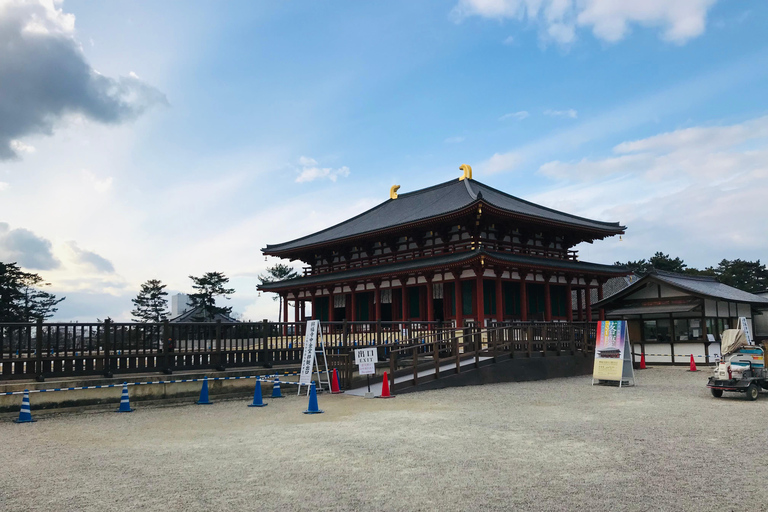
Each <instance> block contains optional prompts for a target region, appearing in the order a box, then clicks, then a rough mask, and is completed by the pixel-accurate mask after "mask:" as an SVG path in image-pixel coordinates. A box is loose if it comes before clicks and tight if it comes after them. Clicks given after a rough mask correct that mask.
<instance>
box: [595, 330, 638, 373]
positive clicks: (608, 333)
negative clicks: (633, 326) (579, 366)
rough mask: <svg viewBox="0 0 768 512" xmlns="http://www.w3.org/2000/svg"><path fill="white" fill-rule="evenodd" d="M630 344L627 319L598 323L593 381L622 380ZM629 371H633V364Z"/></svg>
mask: <svg viewBox="0 0 768 512" xmlns="http://www.w3.org/2000/svg"><path fill="white" fill-rule="evenodd" d="M628 345H629V338H628V336H627V322H626V321H624V320H605V321H601V322H598V323H597V340H596V344H595V366H594V368H593V370H592V379H593V381H594V380H614V381H619V382H621V380H622V378H623V377H625V375H624V374H625V373H626V372H625V371H624V368H625V366H626V365H625V364H624V360H625V359H627V357H628V356H629V347H628ZM625 356H627V357H625ZM629 371H630V372H632V366H631V365H630V366H629ZM627 377H628V375H627Z"/></svg>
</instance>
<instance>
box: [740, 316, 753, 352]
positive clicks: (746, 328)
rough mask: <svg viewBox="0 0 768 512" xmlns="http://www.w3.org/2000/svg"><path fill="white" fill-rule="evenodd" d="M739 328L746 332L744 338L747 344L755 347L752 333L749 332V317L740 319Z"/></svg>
mask: <svg viewBox="0 0 768 512" xmlns="http://www.w3.org/2000/svg"><path fill="white" fill-rule="evenodd" d="M739 327H741V330H742V331H744V336H746V338H747V343H749V344H750V345H754V344H755V342H754V340H752V331H750V330H749V323H748V322H747V317H745V316H740V317H739Z"/></svg>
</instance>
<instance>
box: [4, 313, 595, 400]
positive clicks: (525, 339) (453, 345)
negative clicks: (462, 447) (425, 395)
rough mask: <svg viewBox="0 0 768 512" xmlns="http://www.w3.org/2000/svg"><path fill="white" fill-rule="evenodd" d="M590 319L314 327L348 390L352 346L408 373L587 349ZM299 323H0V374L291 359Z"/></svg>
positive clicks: (266, 363) (39, 375)
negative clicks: (451, 362) (454, 362)
mask: <svg viewBox="0 0 768 512" xmlns="http://www.w3.org/2000/svg"><path fill="white" fill-rule="evenodd" d="M595 326H596V324H595V323H591V324H587V323H578V322H577V323H561V322H555V323H542V322H525V323H523V322H514V323H494V324H492V325H491V326H490V327H488V328H487V329H483V330H479V329H477V328H476V327H472V326H470V327H465V328H463V329H455V328H453V327H452V326H449V325H447V324H441V323H440V322H346V321H345V322H324V323H322V324H321V329H322V333H323V342H324V344H325V347H326V354H327V356H328V363H329V366H330V367H335V368H337V369H338V370H339V372H340V380H341V385H342V386H343V387H348V386H349V385H351V382H352V376H353V373H354V368H353V362H354V354H353V351H354V349H355V348H357V347H363V346H375V347H377V349H378V353H379V360H380V361H387V360H389V361H390V365H391V366H392V365H394V366H392V369H393V372H392V373H393V377H392V378H394V374H395V373H397V374H398V375H400V374H402V370H403V368H401V367H400V366H402V365H403V364H405V365H408V367H409V368H411V367H412V368H413V369H414V371H415V369H416V368H419V367H421V366H423V364H424V363H425V361H427V360H428V359H429V360H431V361H433V362H434V361H437V362H438V363H439V362H441V361H443V360H445V359H446V358H454V359H455V358H456V357H459V358H460V359H462V360H463V359H466V358H467V357H470V355H472V356H473V357H487V355H486V354H488V353H489V352H488V351H489V350H490V351H492V352H494V353H495V352H496V351H500V350H506V351H509V352H510V353H524V354H527V355H528V356H532V355H533V354H534V353H536V354H541V353H543V354H544V355H547V354H548V353H555V354H560V353H561V352H562V351H563V350H566V349H567V350H568V351H577V350H578V351H585V350H588V349H589V347H590V346H591V347H594V340H595V328H596V327H595ZM305 328H306V324H305V323H294V322H281V323H275V322H254V323H234V324H225V323H220V322H216V323H169V322H165V323H116V322H111V321H105V322H103V323H84V324H82V323H43V322H38V323H36V324H34V323H16V324H0V342H1V345H0V380H10V379H31V378H34V379H38V380H44V379H46V378H54V377H71V376H86V375H105V376H112V375H113V374H127V373H138V372H164V373H172V372H174V371H181V370H204V369H216V370H223V369H226V368H237V367H254V366H263V367H267V368H269V367H272V366H273V365H297V364H299V363H300V362H301V356H302V352H303V348H304V330H305ZM406 352H407V354H406ZM393 354H394V356H393ZM435 354H437V356H435ZM398 361H399V362H398ZM435 364H437V363H435ZM441 364H442V363H441ZM398 365H400V366H398ZM438 377H439V375H438Z"/></svg>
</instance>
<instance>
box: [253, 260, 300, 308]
mask: <svg viewBox="0 0 768 512" xmlns="http://www.w3.org/2000/svg"><path fill="white" fill-rule="evenodd" d="M298 276H299V273H298V272H296V271H295V270H294V269H293V268H292V267H289V266H288V265H284V264H282V263H278V264H276V265H275V266H274V267H269V268H267V273H266V274H260V275H259V281H260V282H261V284H268V283H275V282H277V281H286V280H288V279H294V278H296V277H298ZM278 299H280V310H279V311H278V313H277V321H278V322H282V321H283V296H282V295H280V294H279V293H278V294H275V297H272V300H278ZM285 321H288V319H287V318H286V319H285Z"/></svg>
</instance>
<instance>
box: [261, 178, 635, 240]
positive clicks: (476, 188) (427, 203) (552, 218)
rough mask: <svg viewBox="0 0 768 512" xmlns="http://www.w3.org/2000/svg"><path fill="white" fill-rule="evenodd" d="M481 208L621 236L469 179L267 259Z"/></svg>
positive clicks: (403, 200)
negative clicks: (478, 205) (288, 252)
mask: <svg viewBox="0 0 768 512" xmlns="http://www.w3.org/2000/svg"><path fill="white" fill-rule="evenodd" d="M479 203H482V204H483V205H487V206H488V207H490V209H491V210H497V211H498V212H501V213H502V214H506V215H509V216H514V217H518V218H520V219H521V220H524V221H530V222H543V223H547V224H551V225H556V226H558V225H559V226H562V227H566V228H571V229H581V230H584V231H588V232H591V233H596V234H598V236H600V237H602V236H611V235H616V234H620V233H623V232H624V230H625V229H626V228H625V227H624V226H622V225H620V224H619V223H618V222H603V221H598V220H592V219H587V218H584V217H579V216H576V215H571V214H568V213H564V212H561V211H558V210H554V209H551V208H547V207H544V206H540V205H537V204H535V203H531V202H529V201H525V200H524V199H520V198H518V197H515V196H512V195H509V194H507V193H505V192H502V191H500V190H496V189H495V188H492V187H489V186H488V185H485V184H483V183H480V182H479V181H476V180H473V179H471V178H467V179H463V180H455V179H454V180H451V181H447V182H445V183H441V184H439V185H434V186H432V187H428V188H424V189H421V190H416V191H414V192H408V193H404V194H400V195H399V196H397V198H396V199H389V200H387V201H385V202H383V203H381V204H379V205H378V206H375V207H373V208H371V209H370V210H368V211H366V212H363V213H361V214H360V215H357V216H356V217H352V218H351V219H348V220H346V221H344V222H341V223H339V224H336V225H335V226H331V227H329V228H327V229H324V230H322V231H318V232H316V233H313V234H310V235H307V236H304V237H302V238H298V239H296V240H292V241H290V242H285V243H281V244H274V245H267V247H266V248H265V249H264V252H265V253H266V254H276V253H283V252H285V251H290V250H295V249H301V248H308V247H312V246H318V245H323V244H326V243H328V242H333V241H337V240H338V241H340V240H345V239H353V238H356V237H359V236H362V235H366V234H371V233H375V232H379V231H386V230H389V229H392V228H397V227H404V226H408V225H409V224H415V223H420V222H422V221H426V220H429V219H434V218H439V217H444V216H447V215H450V214H454V213H459V212H461V211H463V210H466V209H468V208H470V207H472V206H474V205H475V204H479Z"/></svg>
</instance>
